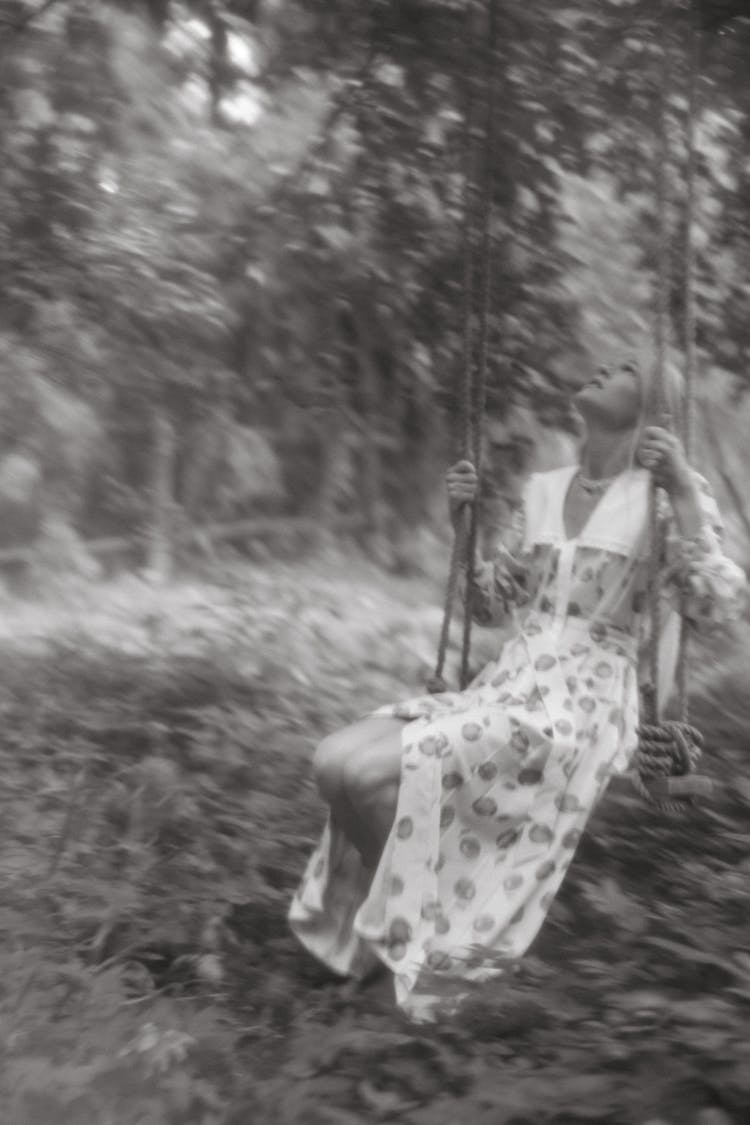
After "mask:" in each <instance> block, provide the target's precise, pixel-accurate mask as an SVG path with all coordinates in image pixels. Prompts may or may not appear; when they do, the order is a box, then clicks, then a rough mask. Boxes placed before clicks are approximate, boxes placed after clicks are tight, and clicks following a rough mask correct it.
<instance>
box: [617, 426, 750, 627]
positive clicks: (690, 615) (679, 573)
mask: <svg viewBox="0 0 750 1125" xmlns="http://www.w3.org/2000/svg"><path fill="white" fill-rule="evenodd" d="M639 457H640V461H641V463H642V464H643V465H644V466H645V467H646V468H647V469H649V470H650V471H651V473H652V475H653V477H654V480H655V481H656V483H657V484H658V485H659V486H660V487H661V488H663V489H664V491H665V492H666V493H667V496H668V497H669V504H670V508H671V511H670V512H669V514H668V532H667V542H666V559H665V566H664V571H663V575H662V588H663V589H664V590H665V593H666V595H667V598H668V600H669V601H670V602H671V603H672V604H673V605H674V608H675V609H679V610H680V611H681V612H682V614H683V616H684V617H685V618H687V620H689V621H690V622H691V623H692V624H694V625H695V626H697V627H699V628H704V629H706V628H712V627H715V626H717V625H719V624H721V623H722V622H725V621H727V620H729V618H730V617H731V616H732V615H733V614H735V613H736V612H737V610H738V609H739V604H740V599H741V596H742V594H743V591H744V590H745V588H746V584H747V578H746V575H745V573H744V571H743V570H742V569H741V568H740V567H739V566H737V564H736V563H734V562H732V560H731V559H729V558H727V556H726V555H725V554H724V549H723V531H724V527H723V521H722V519H721V514H720V512H719V508H718V505H717V504H716V501H715V499H714V497H713V494H712V492H711V488H710V486H709V484H708V481H706V480H705V479H704V478H703V477H702V476H700V474H699V473H696V472H695V470H694V469H691V467H690V465H689V464H688V460H687V457H686V456H685V451H684V449H683V446H682V442H681V441H680V439H679V438H678V437H677V436H676V435H675V434H673V433H670V431H669V430H667V429H665V428H663V427H661V426H649V427H648V428H647V429H646V431H645V432H644V435H643V440H642V442H641V446H640V449H639Z"/></svg>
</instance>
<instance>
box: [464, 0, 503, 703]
mask: <svg viewBox="0 0 750 1125" xmlns="http://www.w3.org/2000/svg"><path fill="white" fill-rule="evenodd" d="M487 22H488V27H487V51H486V59H485V62H486V72H485V82H486V86H485V88H486V90H487V106H486V119H485V133H484V142H485V143H484V183H483V185H482V200H481V205H480V207H481V213H480V221H481V228H480V229H481V234H480V237H481V246H480V250H479V264H480V275H479V325H478V342H477V360H476V369H475V372H474V380H473V387H472V391H473V394H472V398H473V403H472V406H473V413H472V418H471V438H470V440H471V447H472V451H473V455H474V465H475V467H476V470H477V476H478V477H479V478H480V479H481V475H482V419H483V418H484V411H485V406H486V400H487V343H488V328H489V311H490V294H491V269H490V266H491V262H490V249H491V237H492V232H491V227H492V189H493V183H494V178H493V172H494V157H495V107H496V95H497V83H496V80H495V67H494V63H495V46H496V43H497V0H490V4H489V9H488V21H487ZM478 526H479V499H478V497H477V499H475V501H474V503H473V504H472V505H471V513H470V517H469V531H468V539H467V545H466V565H467V574H470V568H471V567H472V565H473V561H474V558H475V555H476V547H477V534H478ZM472 623H473V614H472V583H471V582H470V581H469V582H467V586H466V606H465V610H464V629H463V642H462V646H461V676H460V684H461V690H462V691H463V690H464V688H465V687H466V686H467V684H468V682H469V654H470V651H471V628H472Z"/></svg>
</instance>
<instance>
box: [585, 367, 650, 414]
mask: <svg viewBox="0 0 750 1125" xmlns="http://www.w3.org/2000/svg"><path fill="white" fill-rule="evenodd" d="M573 401H574V403H575V405H576V408H577V410H578V413H579V414H580V415H581V417H582V418H583V419H584V421H585V422H586V424H587V426H588V427H589V429H591V428H592V427H597V428H599V429H605V430H613V431H621V430H630V429H633V427H634V426H636V425H637V424H638V421H639V420H640V417H641V412H642V410H643V383H642V379H641V374H640V369H639V367H638V364H637V363H636V362H635V360H629V359H625V360H623V361H621V362H620V363H617V364H613V365H612V366H611V367H600V368H599V370H598V372H597V373H596V375H595V377H594V378H593V379H592V380H591V381H590V382H588V383H586V384H585V385H584V386H583V387H581V389H580V390H579V391H578V392H577V394H576V395H575V398H574V400H573Z"/></svg>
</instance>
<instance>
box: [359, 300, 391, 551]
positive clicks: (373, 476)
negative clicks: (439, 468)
mask: <svg viewBox="0 0 750 1125" xmlns="http://www.w3.org/2000/svg"><path fill="white" fill-rule="evenodd" d="M364 315H365V316H366V315H367V313H365V314H364ZM356 332H357V344H356V348H357V350H356V363H357V370H358V372H359V376H360V390H361V394H362V422H363V425H362V473H361V495H362V509H363V515H364V519H365V525H366V529H367V538H368V546H369V548H370V550H371V552H372V554H373V556H374V557H375V558H376V559H377V560H379V561H381V562H385V561H387V556H388V554H389V551H388V534H387V526H386V506H385V500H384V495H383V467H382V464H381V459H380V449H379V447H378V422H379V419H380V411H379V405H380V404H379V402H378V373H377V369H376V367H375V359H374V357H373V348H372V340H371V332H370V331H369V329H368V327H367V326H365V324H363V320H362V317H361V316H360V317H357V319H356Z"/></svg>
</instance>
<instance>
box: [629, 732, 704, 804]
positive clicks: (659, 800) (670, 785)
mask: <svg viewBox="0 0 750 1125" xmlns="http://www.w3.org/2000/svg"><path fill="white" fill-rule="evenodd" d="M702 751H703V735H702V734H701V733H700V731H699V730H697V729H696V728H695V727H693V726H690V724H689V723H682V722H662V723H656V724H651V725H649V726H642V727H641V728H640V729H639V731H638V751H637V754H636V763H635V765H636V772H635V774H634V776H633V781H634V783H635V786H636V789H637V790H638V791H639V793H640V794H641V796H642V797H644V798H645V800H646V801H648V802H649V803H650V804H653V805H656V806H657V807H659V808H661V809H663V810H665V811H667V812H679V811H683V810H685V811H686V810H687V809H689V808H690V807H691V806H692V805H694V804H695V802H696V800H697V799H700V798H704V799H705V798H707V797H710V796H711V795H712V794H713V792H714V784H713V782H712V781H711V779H710V778H709V777H703V776H701V775H699V774H696V773H695V769H696V766H697V765H698V762H699V760H700V756H701V753H702Z"/></svg>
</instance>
